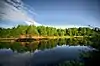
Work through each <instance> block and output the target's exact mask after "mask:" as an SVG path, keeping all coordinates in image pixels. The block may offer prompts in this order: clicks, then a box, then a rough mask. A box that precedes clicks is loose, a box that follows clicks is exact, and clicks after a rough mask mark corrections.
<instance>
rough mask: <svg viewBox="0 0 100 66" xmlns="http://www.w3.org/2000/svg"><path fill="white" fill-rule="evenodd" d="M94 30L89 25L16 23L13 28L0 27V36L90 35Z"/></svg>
mask: <svg viewBox="0 0 100 66" xmlns="http://www.w3.org/2000/svg"><path fill="white" fill-rule="evenodd" d="M94 34H95V31H94V30H93V29H91V28H89V27H79V28H65V29H61V28H54V27H48V26H47V27H46V26H34V25H30V26H28V25H18V26H17V27H13V28H2V27H1V28H0V38H11V37H15V38H16V37H19V36H20V35H25V36H27V35H29V36H92V35H94Z"/></svg>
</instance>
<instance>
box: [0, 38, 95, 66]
mask: <svg viewBox="0 0 100 66" xmlns="http://www.w3.org/2000/svg"><path fill="white" fill-rule="evenodd" d="M89 43H91V42H89V41H86V40H83V39H77V40H76V39H50V40H41V41H34V42H0V66H66V64H67V65H68V64H69V65H68V66H70V63H74V62H78V63H79V64H78V63H77V65H82V63H84V62H85V61H87V59H88V57H89V53H91V52H93V51H96V49H95V48H92V47H91V46H89V45H87V44H89ZM71 61H72V62H71Z"/></svg>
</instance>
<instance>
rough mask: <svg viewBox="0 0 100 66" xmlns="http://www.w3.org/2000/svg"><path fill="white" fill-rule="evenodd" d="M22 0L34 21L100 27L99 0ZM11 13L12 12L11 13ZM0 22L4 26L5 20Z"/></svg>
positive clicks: (12, 23) (59, 24) (58, 24)
mask: <svg viewBox="0 0 100 66" xmlns="http://www.w3.org/2000/svg"><path fill="white" fill-rule="evenodd" d="M18 1H19V0H18ZM22 1H23V2H24V3H25V4H27V5H29V6H31V8H32V9H33V11H34V12H35V13H34V14H31V13H29V15H31V16H32V18H34V19H35V21H37V22H38V23H40V24H45V25H57V26H61V25H65V26H66V25H84V26H86V25H93V26H99V27H100V25H99V21H100V4H99V3H100V1H99V0H22ZM0 6H1V5H0ZM5 8H6V7H5ZM27 10H28V9H27ZM27 10H26V11H27ZM17 13H18V12H17ZM18 14H20V13H18ZM11 15H13V14H12V13H11ZM17 16H18V15H17ZM19 17H20V15H19ZM17 19H20V18H17ZM8 23H9V24H8V25H9V26H11V25H16V24H17V23H18V24H24V22H23V21H19V22H11V23H10V21H8ZM0 24H1V25H4V26H6V23H5V22H3V23H2V22H1V23H0Z"/></svg>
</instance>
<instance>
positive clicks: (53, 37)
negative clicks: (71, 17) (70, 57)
mask: <svg viewBox="0 0 100 66" xmlns="http://www.w3.org/2000/svg"><path fill="white" fill-rule="evenodd" d="M83 37H91V36H34V37H31V38H29V37H24V38H0V42H14V41H16V40H18V41H19V40H30V39H31V40H38V41H39V40H44V39H60V38H83Z"/></svg>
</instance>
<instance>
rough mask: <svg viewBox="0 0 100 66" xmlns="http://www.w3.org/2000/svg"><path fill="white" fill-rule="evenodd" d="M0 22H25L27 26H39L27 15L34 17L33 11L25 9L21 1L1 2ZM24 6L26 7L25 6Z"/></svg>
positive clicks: (7, 0) (9, 0)
mask: <svg viewBox="0 0 100 66" xmlns="http://www.w3.org/2000/svg"><path fill="white" fill-rule="evenodd" d="M0 4H1V5H0V10H1V11H0V20H3V21H4V20H9V21H11V22H21V21H22V22H25V23H27V24H28V25H30V24H34V25H40V24H38V23H36V21H35V20H34V19H32V18H31V17H30V16H29V13H31V14H32V15H34V14H35V15H36V13H34V11H33V10H32V8H31V7H30V8H31V9H29V8H28V7H26V6H27V5H26V4H24V3H23V2H22V1H21V0H5V1H4V0H2V1H0ZM25 5H26V6H25Z"/></svg>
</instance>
